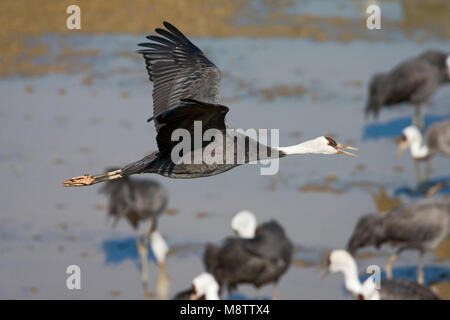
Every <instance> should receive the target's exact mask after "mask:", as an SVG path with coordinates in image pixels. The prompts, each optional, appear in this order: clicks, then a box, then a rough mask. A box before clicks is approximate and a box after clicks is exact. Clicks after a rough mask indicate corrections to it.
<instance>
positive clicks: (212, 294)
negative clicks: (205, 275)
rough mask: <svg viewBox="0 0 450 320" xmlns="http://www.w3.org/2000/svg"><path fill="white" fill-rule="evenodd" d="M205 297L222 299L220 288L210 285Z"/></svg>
mask: <svg viewBox="0 0 450 320" xmlns="http://www.w3.org/2000/svg"><path fill="white" fill-rule="evenodd" d="M205 298H206V300H220V298H219V289H218V288H216V287H215V286H212V287H209V288H208V289H206V293H205Z"/></svg>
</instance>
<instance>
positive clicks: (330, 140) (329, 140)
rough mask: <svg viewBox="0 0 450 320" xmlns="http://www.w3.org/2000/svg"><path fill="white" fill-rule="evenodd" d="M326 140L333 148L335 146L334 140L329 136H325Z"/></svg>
mask: <svg viewBox="0 0 450 320" xmlns="http://www.w3.org/2000/svg"><path fill="white" fill-rule="evenodd" d="M325 138H326V139H327V140H328V145H329V146H332V147H333V148H335V147H336V146H337V143H336V141H334V140H333V139H331V138H329V137H325Z"/></svg>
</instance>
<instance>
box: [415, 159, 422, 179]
mask: <svg viewBox="0 0 450 320" xmlns="http://www.w3.org/2000/svg"><path fill="white" fill-rule="evenodd" d="M414 169H415V170H416V178H417V185H420V184H421V183H422V173H421V172H420V163H419V161H418V160H416V159H414Z"/></svg>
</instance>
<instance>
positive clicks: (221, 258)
mask: <svg viewBox="0 0 450 320" xmlns="http://www.w3.org/2000/svg"><path fill="white" fill-rule="evenodd" d="M292 254H293V245H292V243H291V241H290V240H289V239H288V238H287V236H286V235H285V233H284V230H283V228H282V227H281V226H280V225H279V224H278V223H277V222H275V221H270V222H267V223H264V224H261V225H260V226H258V228H257V229H256V233H255V237H254V238H253V239H241V238H227V239H225V241H224V244H223V245H222V246H221V247H220V246H217V245H213V244H208V246H207V248H206V250H205V254H204V257H203V259H204V260H203V261H204V264H205V267H206V270H207V271H208V272H210V273H211V274H213V275H214V277H215V278H216V279H217V282H218V283H219V284H220V286H221V288H222V287H223V286H225V287H227V288H228V290H229V291H231V290H233V289H234V288H235V287H236V286H237V285H239V284H244V283H247V284H253V285H254V286H255V287H256V288H259V287H261V286H263V285H265V284H268V283H277V282H278V280H279V278H280V277H281V276H282V275H283V274H284V273H285V272H286V271H287V269H288V268H289V266H290V263H291V259H292Z"/></svg>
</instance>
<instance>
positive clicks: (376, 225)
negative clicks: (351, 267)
mask: <svg viewBox="0 0 450 320" xmlns="http://www.w3.org/2000/svg"><path fill="white" fill-rule="evenodd" d="M382 235H383V227H382V220H381V219H380V216H379V215H377V214H369V215H366V216H363V217H361V218H360V219H359V221H358V223H357V224H356V227H355V230H354V231H353V234H352V236H351V237H350V240H349V241H348V243H347V250H348V251H349V252H350V253H351V254H354V253H355V252H356V251H357V250H358V249H360V248H364V247H367V246H371V245H375V246H377V245H378V241H377V240H378V239H380V238H381V237H382Z"/></svg>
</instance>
